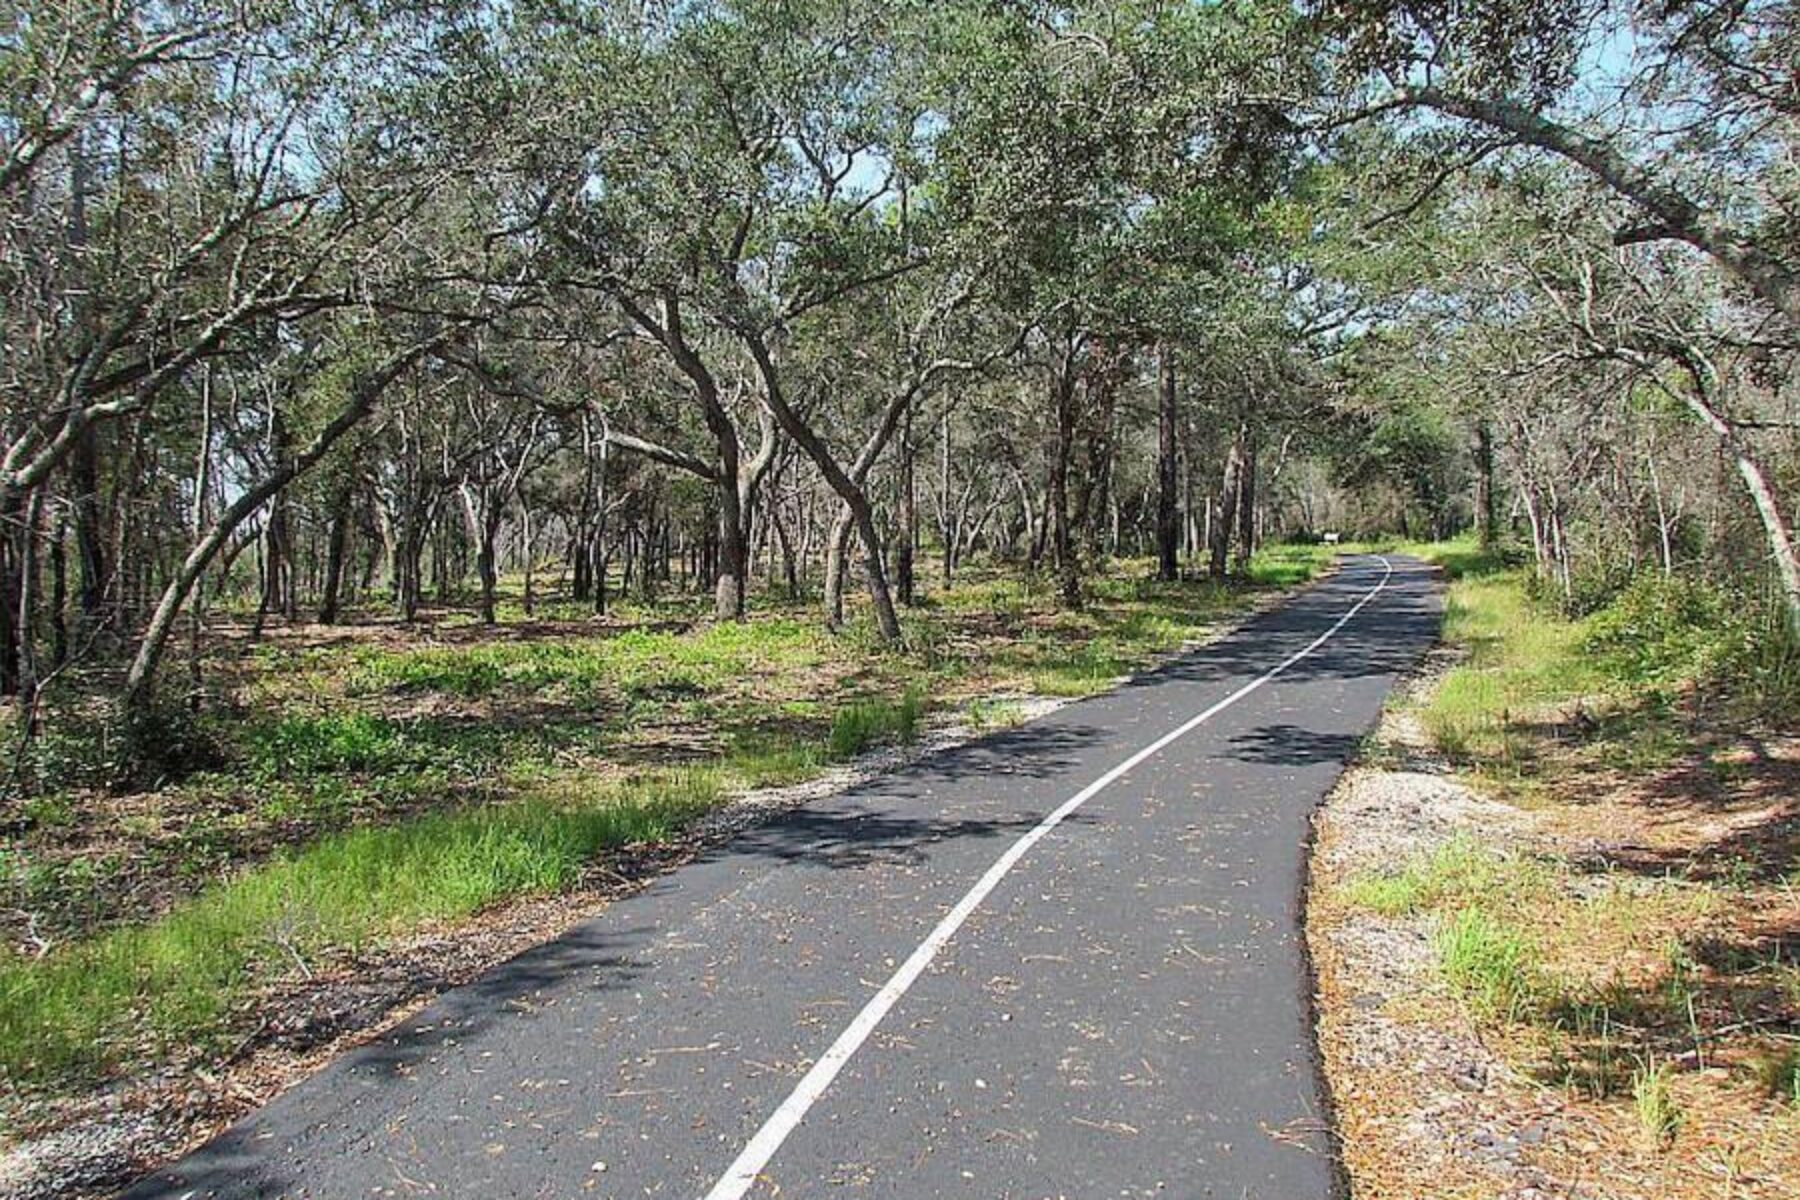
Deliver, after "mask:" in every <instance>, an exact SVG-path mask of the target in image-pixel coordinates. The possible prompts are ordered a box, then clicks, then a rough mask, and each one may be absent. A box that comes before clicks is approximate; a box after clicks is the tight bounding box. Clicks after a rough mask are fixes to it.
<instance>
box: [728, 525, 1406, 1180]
mask: <svg viewBox="0 0 1800 1200" xmlns="http://www.w3.org/2000/svg"><path fill="white" fill-rule="evenodd" d="M1376 557H1377V558H1378V559H1380V562H1381V566H1382V568H1383V571H1382V576H1381V582H1380V583H1377V584H1376V585H1375V586H1374V587H1373V588H1371V589H1370V590H1369V592H1368V594H1367V595H1365V596H1364V597H1363V598H1362V599H1360V600H1358V601H1357V602H1356V603H1355V604H1354V605H1352V606H1351V607H1350V611H1348V612H1346V613H1345V614H1344V615H1343V616H1341V617H1339V618H1338V619H1337V622H1336V623H1335V624H1334V625H1332V627H1331V628H1330V629H1327V630H1326V631H1325V632H1324V633H1321V634H1320V635H1319V636H1318V637H1316V638H1314V639H1313V640H1312V641H1311V642H1308V643H1307V644H1306V646H1305V647H1303V648H1302V649H1300V650H1298V651H1296V652H1295V653H1293V654H1290V655H1289V656H1288V657H1287V658H1285V659H1283V660H1282V661H1281V663H1280V664H1279V665H1277V666H1276V667H1274V668H1273V669H1272V670H1270V671H1268V672H1266V673H1264V674H1262V675H1259V676H1257V677H1256V678H1255V679H1252V680H1251V681H1250V682H1249V683H1246V684H1245V685H1244V686H1243V687H1241V688H1239V689H1238V690H1237V691H1235V692H1233V693H1231V695H1229V696H1227V697H1225V698H1224V699H1223V700H1221V701H1219V702H1218V703H1217V704H1214V705H1213V706H1212V707H1210V708H1208V709H1206V710H1205V711H1204V712H1201V713H1198V714H1196V715H1195V716H1193V717H1190V718H1188V719H1187V720H1186V721H1184V722H1183V723H1182V724H1180V725H1178V726H1176V727H1175V728H1174V729H1172V730H1170V731H1169V732H1168V733H1165V734H1163V735H1162V736H1161V737H1159V738H1157V739H1156V740H1155V741H1154V742H1151V743H1150V744H1149V745H1148V746H1145V747H1144V748H1143V749H1142V750H1139V751H1138V752H1137V753H1136V754H1133V755H1132V756H1131V757H1130V758H1127V759H1126V760H1125V761H1124V762H1122V763H1120V764H1119V765H1118V766H1116V767H1113V768H1112V769H1111V770H1109V771H1107V772H1106V773H1105V774H1104V775H1102V776H1100V778H1098V779H1096V780H1094V782H1092V783H1090V784H1088V785H1087V786H1086V787H1084V788H1082V789H1081V790H1080V791H1079V792H1076V793H1075V794H1074V795H1073V796H1070V797H1069V798H1068V799H1067V800H1065V801H1063V802H1062V803H1061V804H1060V805H1058V806H1057V807H1056V809H1055V811H1053V812H1051V813H1050V815H1049V816H1047V817H1045V818H1044V819H1043V820H1042V821H1039V822H1038V823H1037V824H1036V825H1034V826H1032V827H1031V829H1030V830H1029V831H1027V832H1026V833H1025V834H1024V836H1022V837H1020V838H1019V840H1018V841H1016V842H1014V843H1013V844H1012V845H1011V846H1009V847H1007V849H1006V852H1005V853H1004V854H1002V855H1001V856H1000V857H999V858H997V859H995V860H994V865H993V866H991V867H989V868H988V869H987V870H986V871H985V872H984V873H983V874H982V876H981V878H980V879H977V880H976V881H975V886H974V887H971V888H970V889H969V890H968V892H967V893H966V894H965V895H964V896H963V898H962V899H961V900H958V901H957V902H956V906H955V907H954V908H952V909H951V910H950V911H949V912H947V913H945V914H944V918H943V920H941V921H939V922H938V923H937V925H936V926H935V927H934V928H933V929H932V931H931V932H930V933H929V934H927V935H926V937H925V940H924V941H922V942H920V943H919V945H918V948H917V949H915V950H914V951H913V952H912V954H911V955H910V956H908V958H907V960H906V961H905V962H903V963H901V964H900V967H899V969H898V970H896V971H895V972H894V973H893V975H891V976H890V977H889V978H888V981H887V982H886V983H884V984H882V985H881V989H880V990H879V991H877V992H876V993H875V994H874V995H873V996H871V997H870V998H869V1002H868V1003H867V1004H865V1005H864V1006H863V1009H862V1011H861V1012H859V1013H857V1014H856V1017H855V1019H854V1020H852V1021H851V1022H850V1024H849V1025H847V1026H845V1028H844V1031H843V1032H842V1033H840V1034H838V1036H837V1040H836V1041H834V1042H832V1043H831V1047H830V1048H829V1049H828V1050H826V1051H825V1053H824V1055H823V1056H822V1057H821V1058H820V1059H819V1061H818V1062H816V1063H814V1064H813V1066H812V1069H811V1070H810V1071H808V1072H807V1073H806V1075H805V1076H804V1077H803V1078H802V1079H801V1080H800V1082H799V1083H797V1084H795V1085H794V1090H793V1092H792V1093H790V1094H789V1095H788V1098H787V1099H786V1100H783V1101H782V1102H781V1107H780V1108H777V1109H776V1110H775V1111H774V1112H773V1113H772V1114H770V1116H769V1119H768V1120H767V1121H764V1122H763V1125H762V1128H761V1129H758V1130H757V1131H756V1136H755V1137H752V1138H751V1139H750V1141H749V1142H748V1143H747V1144H746V1145H745V1146H744V1149H743V1152H742V1153H740V1154H739V1155H738V1156H737V1158H736V1159H735V1160H733V1162H732V1164H731V1165H730V1166H729V1167H727V1168H726V1169H725V1174H724V1175H722V1176H720V1178H719V1182H717V1183H716V1184H714V1185H713V1187H712V1190H711V1191H709V1192H707V1193H706V1197H705V1200H742V1198H743V1197H744V1196H745V1195H747V1194H748V1193H749V1191H750V1189H751V1188H752V1187H753V1186H755V1184H756V1178H757V1176H758V1175H760V1174H762V1171H763V1168H764V1167H766V1166H768V1165H769V1160H770V1159H772V1158H774V1157H775V1152H776V1151H777V1150H779V1149H781V1144H782V1143H783V1142H785V1141H787V1139H788V1135H789V1134H791V1133H793V1131H794V1129H795V1127H796V1126H798V1125H799V1124H800V1122H801V1121H803V1120H805V1119H806V1114H807V1111H808V1110H809V1109H811V1108H812V1106H813V1105H814V1104H816V1103H817V1102H818V1100H819V1097H821V1096H823V1095H824V1094H825V1089H827V1088H829V1087H830V1086H831V1082H832V1080H834V1079H836V1078H837V1076H838V1072H839V1071H841V1070H843V1069H844V1064H845V1063H847V1062H849V1061H850V1058H851V1056H852V1055H854V1054H855V1053H856V1052H857V1050H859V1049H860V1048H861V1047H862V1044H863V1043H864V1042H866V1041H867V1040H868V1039H869V1035H870V1034H871V1033H874V1032H875V1028H876V1026H878V1025H880V1024H881V1022H882V1019H883V1018H885V1017H886V1016H887V1014H888V1012H889V1010H891V1009H892V1008H893V1007H894V1005H895V1004H897V1003H899V1001H900V998H901V997H902V996H904V995H906V993H907V992H908V991H909V990H910V989H911V988H912V985H913V984H914V983H916V982H917V981H918V978H919V976H920V975H923V974H924V973H925V968H926V967H928V966H930V965H931V960H932V959H934V958H936V957H937V955H938V951H940V950H942V949H943V948H944V946H945V945H946V944H948V942H949V941H950V939H951V938H952V937H954V936H956V931H957V930H959V929H961V928H962V926H963V922H965V921H967V920H968V919H969V915H970V914H971V913H973V912H974V911H975V910H976V908H978V907H980V905H981V902H982V901H983V900H985V899H987V898H988V896H989V895H990V894H991V893H992V892H993V890H994V889H995V888H996V887H999V886H1000V881H1001V880H1002V879H1005V878H1006V876H1007V873H1008V872H1010V871H1011V870H1012V869H1013V868H1014V867H1015V866H1017V865H1018V863H1019V860H1020V859H1022V858H1024V857H1025V855H1026V854H1027V853H1029V852H1030V850H1031V848H1032V847H1033V846H1035V845H1037V844H1038V842H1040V841H1042V840H1043V838H1044V837H1045V836H1046V835H1047V834H1048V833H1049V832H1050V831H1051V830H1052V829H1055V828H1056V827H1057V826H1058V825H1061V824H1062V823H1063V822H1064V821H1065V820H1067V819H1068V817H1069V815H1070V814H1072V813H1073V812H1075V810H1076V809H1078V808H1080V807H1081V806H1082V805H1084V804H1086V803H1087V802H1088V801H1089V800H1091V799H1093V798H1094V796H1095V795H1097V794H1098V793H1099V792H1100V791H1101V790H1102V789H1104V788H1105V787H1106V786H1107V785H1108V784H1110V783H1112V782H1114V781H1115V780H1117V779H1118V778H1119V777H1120V776H1121V775H1123V774H1125V773H1126V772H1127V771H1129V770H1131V769H1132V768H1133V767H1135V766H1137V765H1138V764H1139V763H1141V762H1143V761H1144V760H1145V759H1147V758H1149V757H1150V756H1151V755H1153V754H1155V753H1157V752H1158V751H1159V750H1162V749H1163V748H1164V747H1166V746H1168V745H1169V744H1170V743H1171V742H1174V741H1176V740H1178V739H1180V738H1182V737H1185V736H1186V735H1187V734H1189V733H1192V732H1193V731H1194V730H1195V729H1198V728H1199V727H1200V726H1202V725H1204V724H1206V723H1207V722H1208V721H1210V720H1212V719H1213V718H1214V717H1216V716H1218V715H1219V714H1220V713H1222V712H1224V711H1225V710H1226V709H1228V708H1230V707H1231V706H1232V705H1234V704H1236V703H1237V702H1238V701H1239V700H1242V699H1243V698H1244V697H1245V696H1248V695H1249V694H1250V693H1251V692H1254V691H1256V690H1257V689H1258V688H1260V687H1262V686H1263V685H1264V684H1266V683H1268V682H1269V681H1270V680H1271V679H1274V678H1275V677H1276V676H1277V675H1280V674H1281V673H1282V672H1284V671H1286V670H1287V669H1288V668H1289V667H1291V666H1293V665H1294V664H1295V663H1297V662H1299V661H1300V660H1301V659H1303V658H1305V657H1306V656H1307V655H1309V654H1311V653H1312V652H1313V651H1315V650H1317V649H1318V648H1319V647H1320V646H1323V645H1324V644H1325V643H1326V642H1327V641H1329V640H1330V639H1331V638H1332V636H1333V635H1335V634H1336V633H1337V631H1338V630H1340V629H1342V628H1343V627H1344V626H1345V625H1347V624H1349V623H1350V619H1351V618H1352V617H1354V616H1356V614H1357V613H1359V612H1361V611H1362V610H1363V606H1364V605H1366V604H1368V603H1369V601H1371V600H1373V599H1374V598H1375V597H1376V595H1377V594H1378V593H1380V591H1381V590H1382V589H1383V588H1385V587H1386V586H1387V585H1388V581H1389V580H1390V579H1392V578H1393V577H1394V564H1393V563H1391V562H1389V561H1388V560H1387V559H1386V558H1384V557H1382V556H1380V555H1377V556H1376Z"/></svg>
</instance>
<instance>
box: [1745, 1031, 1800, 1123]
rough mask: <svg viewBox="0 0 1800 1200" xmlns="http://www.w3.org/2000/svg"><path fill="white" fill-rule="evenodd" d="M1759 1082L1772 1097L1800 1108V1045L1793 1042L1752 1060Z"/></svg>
mask: <svg viewBox="0 0 1800 1200" xmlns="http://www.w3.org/2000/svg"><path fill="white" fill-rule="evenodd" d="M1752 1066H1753V1068H1754V1069H1755V1072H1756V1079H1757V1082H1758V1083H1760V1084H1761V1085H1762V1087H1763V1090H1764V1091H1766V1092H1768V1093H1769V1095H1770V1096H1771V1097H1773V1098H1774V1099H1776V1100H1779V1101H1781V1102H1782V1103H1784V1104H1791V1105H1793V1106H1794V1107H1795V1108H1800V1046H1796V1045H1793V1044H1791V1043H1789V1044H1787V1045H1783V1046H1780V1047H1777V1048H1775V1049H1773V1050H1768V1051H1765V1052H1764V1053H1762V1054H1760V1055H1758V1056H1757V1057H1756V1058H1755V1059H1753V1060H1752Z"/></svg>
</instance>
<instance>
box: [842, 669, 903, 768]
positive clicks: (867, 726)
mask: <svg viewBox="0 0 1800 1200" xmlns="http://www.w3.org/2000/svg"><path fill="white" fill-rule="evenodd" d="M924 713H925V696H924V693H923V692H921V691H919V689H918V688H916V687H909V688H907V689H906V691H905V692H904V693H902V694H901V696H900V699H899V700H897V701H896V700H878V699H877V700H856V701H852V702H851V703H849V704H846V705H844V707H842V708H840V709H838V711H837V715H836V716H835V717H833V718H832V721H831V739H830V743H829V748H830V753H831V757H832V758H834V759H846V758H855V757H856V756H857V755H858V754H861V753H862V752H863V751H864V750H866V749H868V748H869V747H870V746H873V745H877V744H880V743H883V742H911V741H913V740H914V739H916V738H917V737H918V736H919V718H920V717H922V716H923V715H924Z"/></svg>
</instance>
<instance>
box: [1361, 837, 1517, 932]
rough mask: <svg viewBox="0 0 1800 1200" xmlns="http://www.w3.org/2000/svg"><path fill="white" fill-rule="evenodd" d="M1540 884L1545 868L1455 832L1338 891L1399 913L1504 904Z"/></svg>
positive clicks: (1388, 912)
mask: <svg viewBox="0 0 1800 1200" xmlns="http://www.w3.org/2000/svg"><path fill="white" fill-rule="evenodd" d="M1545 886H1547V882H1546V874H1545V871H1544V868H1543V867H1542V866H1541V865H1539V864H1538V863H1536V862H1533V861H1531V860H1528V859H1523V858H1519V857H1517V856H1515V855H1508V854H1500V853H1497V852H1495V851H1493V850H1490V849H1488V848H1486V847H1484V846H1481V845H1478V844H1477V843H1475V842H1473V841H1471V840H1469V839H1467V838H1455V839H1452V840H1451V841H1449V842H1446V843H1445V844H1443V845H1442V846H1439V847H1437V848H1436V849H1434V850H1431V851H1429V852H1427V853H1424V854H1420V855H1417V856H1415V857H1414V858H1413V859H1411V860H1410V861H1408V862H1406V863H1404V864H1402V865H1401V866H1400V867H1399V868H1397V869H1394V870H1388V871H1375V872H1370V873H1367V874H1363V875H1358V876H1356V877H1355V878H1352V879H1351V880H1349V881H1348V883H1347V884H1346V885H1345V889H1344V896H1345V899H1347V900H1349V901H1350V903H1352V904H1355V905H1357V906H1358V907H1360V908H1366V909H1369V910H1370V911H1372V912H1377V913H1381V914H1382V915H1384V916H1401V915H1405V914H1409V913H1415V912H1422V911H1427V910H1436V909H1442V908H1446V907H1451V906H1458V907H1461V906H1467V905H1504V904H1508V903H1512V902H1514V901H1516V900H1518V899H1519V898H1521V897H1524V896H1526V895H1529V894H1534V893H1537V892H1539V891H1541V890H1542V889H1543V888H1544V887H1545Z"/></svg>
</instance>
